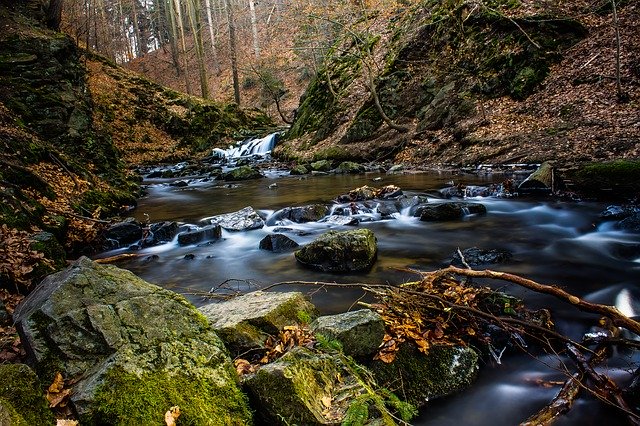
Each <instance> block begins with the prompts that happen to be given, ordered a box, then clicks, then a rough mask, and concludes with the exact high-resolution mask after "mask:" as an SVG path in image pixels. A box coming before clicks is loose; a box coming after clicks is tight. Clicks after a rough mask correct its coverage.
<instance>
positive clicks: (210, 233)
mask: <svg viewBox="0 0 640 426" xmlns="http://www.w3.org/2000/svg"><path fill="white" fill-rule="evenodd" d="M221 235H222V229H221V228H220V225H218V224H215V225H209V226H205V227H202V228H196V227H194V228H191V229H189V230H188V231H185V232H181V233H179V234H178V244H180V245H181V246H187V245H191V244H197V243H199V242H201V241H205V240H206V241H214V240H218V239H220V237H221Z"/></svg>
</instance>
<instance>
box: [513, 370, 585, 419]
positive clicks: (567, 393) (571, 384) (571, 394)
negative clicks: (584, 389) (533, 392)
mask: <svg viewBox="0 0 640 426" xmlns="http://www.w3.org/2000/svg"><path fill="white" fill-rule="evenodd" d="M581 379H582V375H581V374H580V373H574V374H573V375H572V376H571V377H570V378H569V379H568V380H567V381H566V382H564V385H563V386H562V389H560V391H559V392H558V394H557V395H556V396H555V398H553V400H552V401H551V402H550V403H549V404H547V405H546V406H545V407H544V408H543V409H542V410H540V411H538V412H537V413H536V414H534V415H533V416H531V417H529V418H528V419H527V420H525V421H524V422H522V423H520V426H537V425H549V424H551V422H552V421H553V420H554V419H556V418H557V417H559V416H561V415H562V414H564V413H566V412H567V411H569V410H570V409H571V407H572V406H573V402H574V401H575V399H576V397H577V396H578V394H579V393H580V389H581Z"/></svg>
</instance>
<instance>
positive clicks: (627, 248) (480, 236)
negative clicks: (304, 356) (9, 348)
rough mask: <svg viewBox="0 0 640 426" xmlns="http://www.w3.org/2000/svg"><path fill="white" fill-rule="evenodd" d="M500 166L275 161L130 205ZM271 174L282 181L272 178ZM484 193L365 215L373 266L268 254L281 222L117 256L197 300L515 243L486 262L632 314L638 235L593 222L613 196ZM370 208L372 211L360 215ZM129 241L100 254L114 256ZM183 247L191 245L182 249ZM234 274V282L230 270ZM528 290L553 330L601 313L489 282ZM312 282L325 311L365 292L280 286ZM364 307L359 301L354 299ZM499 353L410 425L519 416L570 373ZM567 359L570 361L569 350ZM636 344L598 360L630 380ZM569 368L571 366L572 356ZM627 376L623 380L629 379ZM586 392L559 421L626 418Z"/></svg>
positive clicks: (317, 198) (195, 206)
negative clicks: (293, 172)
mask: <svg viewBox="0 0 640 426" xmlns="http://www.w3.org/2000/svg"><path fill="white" fill-rule="evenodd" d="M503 179H504V176H502V175H490V174H487V175H484V176H483V175H471V174H465V175H462V174H455V173H452V172H442V173H419V174H396V175H388V174H381V173H366V174H359V175H332V174H329V175H323V176H310V175H309V176H305V177H302V178H301V177H295V176H288V175H287V174H286V173H285V172H284V171H278V170H271V171H269V172H268V173H267V177H266V178H264V179H258V180H252V181H243V182H234V183H229V182H223V181H218V180H212V181H207V180H201V179H193V180H192V181H191V182H190V184H189V185H188V186H185V187H176V186H170V185H169V184H170V183H171V182H172V181H173V180H175V179H162V178H157V179H149V180H146V181H145V182H144V183H145V185H147V191H148V194H147V195H146V196H145V197H144V198H142V199H140V200H139V203H138V208H137V209H136V210H135V211H134V212H133V215H134V217H135V218H136V219H137V220H139V221H142V222H144V221H151V222H159V221H164V220H167V221H178V222H181V223H186V224H197V223H198V222H199V221H200V220H201V219H202V218H204V217H210V216H214V215H218V214H223V213H229V212H234V211H238V210H240V209H242V208H244V207H246V206H252V207H253V208H254V209H256V210H257V211H259V212H261V213H262V214H263V215H265V216H267V217H268V216H270V215H272V214H273V213H274V212H275V211H277V210H278V209H281V208H284V207H287V206H302V205H307V204H312V203H325V204H327V205H330V204H331V203H332V200H333V199H335V198H336V197H337V196H338V195H340V194H344V193H347V192H348V191H349V190H351V189H354V188H358V187H361V186H363V185H370V186H376V187H381V186H383V185H391V184H392V185H397V186H398V187H400V188H402V190H403V191H404V193H405V194H407V195H410V196H414V195H424V196H427V197H428V198H429V202H437V201H439V200H438V198H439V197H440V194H439V193H438V190H439V189H441V188H443V187H446V186H447V185H450V184H451V183H452V182H453V183H455V184H458V183H463V184H465V185H489V184H491V183H498V182H500V181H502V180H503ZM274 184H275V185H274ZM467 200H469V201H474V202H480V203H483V204H484V205H485V206H486V208H487V214H486V215H483V216H474V215H471V216H467V217H465V218H464V219H462V220H459V221H453V222H440V223H434V222H420V221H419V220H418V218H414V217H410V216H409V215H406V214H403V212H400V213H398V214H395V215H394V217H392V218H388V219H381V218H380V217H375V215H373V216H371V218H370V219H372V220H371V221H365V220H362V221H361V222H360V223H359V225H358V226H360V227H367V228H369V229H371V230H372V231H373V232H374V233H375V235H376V237H377V239H378V249H379V252H378V260H377V262H376V264H375V265H374V267H373V268H372V270H371V271H370V272H368V273H352V274H340V275H336V274H328V273H319V272H314V271H310V270H308V269H305V268H303V267H301V266H300V265H298V264H297V263H296V261H295V258H294V256H293V251H287V252H283V253H273V252H269V251H265V250H261V249H259V247H258V246H259V242H260V240H261V239H262V238H263V237H265V236H266V235H267V234H269V233H274V230H275V228H282V227H283V226H282V225H280V226H265V227H264V228H262V229H258V230H253V231H247V232H235V233H233V232H228V231H224V230H223V234H222V238H221V239H220V240H218V241H216V242H213V243H211V244H201V245H190V246H179V245H178V244H177V241H175V240H174V241H173V242H170V243H166V244H163V245H159V246H155V247H149V248H144V249H142V250H140V251H139V252H138V253H139V254H141V256H140V257H138V258H136V259H133V260H126V261H122V262H119V263H118V266H121V267H124V268H127V269H129V270H131V271H133V272H134V273H136V274H137V275H139V276H140V277H142V278H144V279H145V280H147V281H150V282H152V283H156V284H158V285H161V286H163V287H166V288H170V289H173V290H175V291H177V292H179V293H182V294H185V295H186V296H187V297H188V298H189V299H190V300H191V301H192V302H193V303H194V304H196V305H202V304H203V303H206V299H205V298H204V297H203V296H202V295H203V294H204V293H206V292H208V291H209V290H210V289H211V288H214V287H217V286H220V285H222V284H223V283H225V284H224V285H225V286H227V287H231V288H233V289H234V290H239V291H242V292H246V291H251V290H257V289H260V288H262V287H265V286H267V285H269V284H272V283H276V282H282V281H295V280H298V281H328V282H341V283H350V282H360V283H391V284H398V283H402V282H406V281H409V280H414V279H416V276H415V275H412V274H410V273H408V272H406V271H399V269H403V268H404V269H406V268H413V269H419V270H434V269H438V268H441V267H444V266H447V265H448V263H449V261H450V260H451V257H452V255H453V254H454V253H455V252H456V250H457V249H458V248H460V249H465V248H469V247H479V248H482V249H504V250H508V251H509V252H511V253H513V258H512V259H511V260H509V261H507V262H505V263H502V264H497V265H489V266H488V267H490V268H491V269H495V270H504V271H509V272H512V273H515V274H519V275H522V276H525V277H527V278H530V279H533V280H536V281H538V282H540V283H545V284H557V285H560V286H562V287H564V288H565V289H566V290H568V291H570V292H572V293H574V294H576V295H578V296H580V297H584V298H586V299H588V300H590V301H593V302H598V303H607V304H617V305H618V306H619V307H620V308H621V309H623V310H625V311H626V312H627V313H628V314H629V315H637V313H638V311H639V310H638V307H637V305H638V302H639V301H640V292H638V290H637V282H638V278H639V277H640V235H638V234H632V233H626V232H622V231H618V230H616V229H615V228H614V227H613V226H612V224H611V223H606V222H605V223H602V224H599V223H598V214H599V213H600V212H601V211H602V210H603V209H604V208H605V207H606V205H604V204H601V203H595V202H563V201H556V200H542V199H522V198H512V199H505V198H496V197H472V198H468V199H467ZM363 219H366V218H363ZM284 226H285V227H286V228H288V229H287V230H286V231H285V232H286V235H287V236H289V237H290V238H292V239H293V240H295V241H296V242H297V243H299V244H300V245H303V244H306V243H308V242H310V241H312V240H313V239H315V238H316V237H317V236H318V235H319V234H320V233H322V232H325V231H326V230H327V229H339V230H341V229H352V227H346V226H335V225H331V224H328V223H321V222H310V223H305V224H297V223H287V224H285V225H284ZM125 252H128V251H127V249H119V250H114V251H111V252H108V253H103V254H102V256H105V257H106V256H113V255H116V254H120V253H125ZM186 255H192V256H187V257H185V256H186ZM229 280H231V281H229ZM483 283H486V284H488V285H490V286H492V287H494V288H500V289H503V290H505V291H508V292H511V293H513V294H515V295H516V296H518V297H521V298H523V299H524V300H525V301H526V303H527V306H528V307H530V308H539V307H547V308H549V309H550V310H551V311H552V314H553V320H554V322H555V324H556V326H557V329H558V331H560V332H561V333H565V334H567V335H568V336H569V337H571V338H574V339H578V340H579V339H580V337H581V336H582V334H583V333H584V332H586V331H588V330H589V328H590V327H591V326H592V325H594V324H595V323H596V320H597V318H596V317H594V316H593V315H586V314H582V313H580V312H578V311H577V310H575V309H573V308H572V307H570V306H567V305H566V304H561V303H559V302H557V301H556V300H555V299H553V298H551V297H548V296H543V295H540V294H537V293H534V292H531V291H528V290H525V289H522V288H519V287H516V286H512V285H506V284H505V283H502V282H495V281H494V282H483ZM291 290H300V291H303V292H305V293H312V294H311V298H312V301H313V302H314V303H315V304H316V305H317V306H318V307H319V309H320V310H321V312H322V313H323V314H331V313H339V312H344V311H346V310H348V309H354V306H355V304H356V302H357V301H358V300H360V299H361V298H362V297H363V293H362V292H361V291H355V290H346V289H342V290H338V289H335V290H334V289H331V290H326V289H322V290H320V291H314V290H316V289H315V288H310V287H302V286H299V287H296V286H288V287H280V288H279V291H291ZM356 309H357V307H356ZM538 358H539V359H535V358H534V357H533V356H531V355H527V354H511V355H504V357H503V358H502V359H501V363H500V364H498V363H496V362H495V361H493V362H491V361H490V360H489V361H487V364H486V365H484V366H483V367H482V368H481V372H480V375H479V379H478V381H477V383H476V384H475V385H474V386H473V387H472V388H471V389H469V390H468V391H466V392H464V393H462V394H460V395H456V396H453V397H450V398H446V399H442V400H436V401H432V402H430V403H429V405H428V407H427V408H426V409H424V410H422V412H421V413H422V414H421V415H420V417H418V418H417V419H416V420H415V421H414V423H413V424H415V425H459V424H464V425H492V426H496V425H514V424H518V423H519V422H521V421H523V420H524V419H526V418H527V417H528V416H529V415H531V414H533V413H534V412H536V411H537V410H538V409H540V408H541V407H543V406H544V405H545V404H546V403H548V402H549V401H550V400H551V399H552V398H553V397H554V396H555V394H556V393H557V391H558V389H559V387H558V386H557V385H556V386H551V387H544V386H542V385H541V384H540V382H542V381H558V380H560V381H563V380H564V377H565V376H564V375H563V372H562V365H561V362H560V361H559V360H558V358H557V357H555V356H551V355H549V356H544V355H543V356H539V357H538ZM565 361H566V360H565ZM637 361H639V359H638V355H637V354H636V355H635V356H632V355H630V354H627V353H619V354H618V356H616V357H614V358H612V359H611V360H610V361H609V363H608V364H607V365H605V366H603V367H602V368H603V369H605V370H607V372H608V374H610V375H611V377H613V378H617V379H620V380H624V375H625V374H626V372H628V371H629V370H633V369H634V368H635V367H634V363H635V362H637ZM567 365H568V368H569V369H570V370H571V371H573V367H572V365H571V363H570V362H569V363H567ZM621 384H624V382H622V383H621ZM602 407H603V405H602V404H600V403H597V402H596V401H595V400H592V399H589V398H581V399H580V400H579V402H578V403H577V404H576V406H574V408H573V409H572V410H571V411H570V412H569V414H568V415H566V416H564V417H562V418H561V419H560V420H559V421H558V422H557V423H556V424H558V425H571V424H581V425H588V424H594V425H595V424H603V422H604V421H605V419H606V420H607V421H608V422H609V423H610V424H616V423H623V422H624V417H622V416H621V415H619V414H617V413H615V412H614V411H613V410H608V411H607V410H604V409H603V408H602Z"/></svg>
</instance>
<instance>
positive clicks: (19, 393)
mask: <svg viewBox="0 0 640 426" xmlns="http://www.w3.org/2000/svg"><path fill="white" fill-rule="evenodd" d="M54 423H55V419H54V417H53V414H52V413H51V410H49V407H48V404H47V403H46V400H45V398H44V394H43V392H42V386H41V383H40V380H39V379H38V376H36V373H35V372H34V371H33V370H32V369H30V368H29V367H28V366H26V365H24V364H4V365H0V425H2V426H29V425H52V424H54Z"/></svg>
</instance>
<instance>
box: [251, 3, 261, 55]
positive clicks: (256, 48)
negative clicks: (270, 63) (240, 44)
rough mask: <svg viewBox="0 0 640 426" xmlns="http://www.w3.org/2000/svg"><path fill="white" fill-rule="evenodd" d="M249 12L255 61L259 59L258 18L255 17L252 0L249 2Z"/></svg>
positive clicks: (254, 7)
mask: <svg viewBox="0 0 640 426" xmlns="http://www.w3.org/2000/svg"><path fill="white" fill-rule="evenodd" d="M249 12H250V14H251V32H252V34H253V53H254V54H255V55H256V59H259V58H260V42H259V40H258V17H257V16H256V4H255V1H254V0H249Z"/></svg>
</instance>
